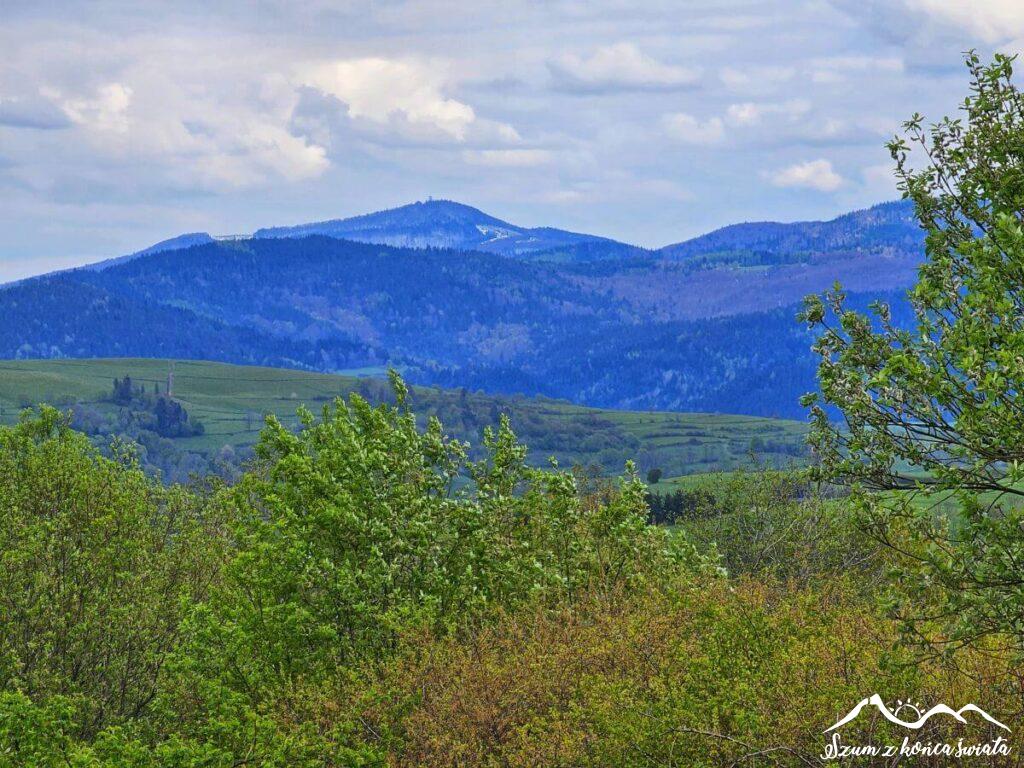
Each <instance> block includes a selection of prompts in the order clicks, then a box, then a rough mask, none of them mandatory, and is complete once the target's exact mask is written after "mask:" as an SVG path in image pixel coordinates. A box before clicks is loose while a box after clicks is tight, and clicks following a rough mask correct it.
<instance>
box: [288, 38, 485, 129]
mask: <svg viewBox="0 0 1024 768" xmlns="http://www.w3.org/2000/svg"><path fill="white" fill-rule="evenodd" d="M301 79H302V80H303V84H305V85H309V86H312V87H314V88H318V89H319V90H321V91H323V92H324V93H327V94H330V95H331V96H334V97H336V98H337V99H338V100H339V101H342V102H344V103H345V104H346V105H347V106H348V112H349V115H350V116H351V117H353V118H367V119H369V120H373V121H375V122H378V123H387V122H389V121H390V120H392V118H393V117H395V116H396V115H397V116H399V117H400V118H402V119H404V120H407V121H408V122H409V123H411V124H414V125H416V124H419V125H429V126H432V127H434V128H437V129H439V130H441V131H443V132H444V133H446V134H448V135H450V136H452V137H453V138H455V139H457V140H460V141H461V140H463V139H465V138H466V132H467V129H468V127H469V126H470V125H471V124H472V123H473V122H474V121H475V120H476V119H477V118H476V113H475V112H474V110H473V108H472V107H471V106H469V105H468V104H464V103H462V102H461V101H457V100H456V99H452V98H447V97H445V96H444V95H443V94H442V87H443V84H444V77H443V76H442V74H441V73H440V72H438V71H437V69H435V68H431V67H430V66H429V65H426V64H423V63H420V62H416V61H408V60H393V59H384V58H366V59H352V60H347V61H334V62H330V63H326V64H320V65H317V66H315V67H313V68H312V69H311V70H310V71H309V72H308V73H305V74H304V75H302V76H301Z"/></svg>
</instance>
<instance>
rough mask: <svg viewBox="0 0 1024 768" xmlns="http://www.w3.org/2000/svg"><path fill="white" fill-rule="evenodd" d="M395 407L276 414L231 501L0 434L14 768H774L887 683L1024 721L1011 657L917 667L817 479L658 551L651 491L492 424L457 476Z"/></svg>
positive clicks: (429, 436)
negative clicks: (813, 490)
mask: <svg viewBox="0 0 1024 768" xmlns="http://www.w3.org/2000/svg"><path fill="white" fill-rule="evenodd" d="M396 387H397V399H396V403H395V404H394V405H389V404H382V405H379V406H376V407H373V406H371V405H369V404H368V403H366V401H364V400H363V399H362V398H360V397H359V396H358V395H353V396H352V397H351V398H350V399H349V400H347V401H341V400H338V401H337V402H335V403H333V404H331V405H328V406H327V407H326V408H325V409H324V412H323V414H322V416H321V417H320V418H319V419H314V418H313V417H312V415H310V414H308V413H305V414H303V415H302V419H303V421H304V423H305V425H306V429H305V430H304V431H302V432H300V433H299V434H295V433H293V432H292V431H291V430H289V429H287V428H285V427H284V426H282V425H281V424H280V423H278V422H276V421H274V420H271V422H270V424H269V426H268V427H267V428H266V429H265V430H264V432H263V434H262V436H261V439H260V442H259V444H258V448H257V456H258V460H257V464H256V466H255V467H254V468H253V469H252V471H251V472H249V473H247V474H246V475H245V476H244V477H242V478H241V479H240V481H239V482H238V483H237V484H235V485H234V486H230V487H229V486H223V485H218V484H217V483H213V484H211V485H210V486H209V487H206V488H204V489H195V488H193V489H187V488H184V487H180V486H177V487H173V488H167V487H165V486H163V485H161V484H159V483H156V482H154V481H153V480H152V479H150V478H148V477H147V476H146V475H145V474H144V473H143V472H141V471H140V470H139V468H138V466H137V464H136V463H135V461H134V460H133V459H132V457H131V455H130V454H123V455H118V456H116V457H114V458H106V457H104V456H101V455H100V454H99V453H98V452H97V450H96V449H95V448H94V447H93V446H92V445H91V444H90V442H89V441H88V440H87V439H86V438H85V436H83V435H81V434H80V433H77V432H75V431H74V430H72V429H70V428H69V425H68V423H67V420H66V418H64V417H62V416H61V414H60V413H59V412H57V411H55V410H52V409H46V410H44V411H43V412H42V413H41V414H40V415H38V416H36V417H33V418H28V417H26V418H25V419H23V421H22V422H21V423H20V424H19V425H18V426H16V427H12V428H3V429H0V489H2V490H0V521H2V523H0V559H2V563H0V581H2V583H0V685H2V688H3V691H4V693H3V694H2V695H0V743H2V744H3V745H4V749H3V751H2V752H0V765H26V766H28V765H32V766H66V765H74V766H79V765H81V766H200V765H202V766H225V767H226V766H238V765H279V766H296V765H300V766H301V765H308V766H314V765H315V766H325V765H326V766H335V765H336V766H342V765H346V766H347V765H480V766H484V765H521V766H534V765H608V766H612V765H652V766H653V765H679V766H683V765H686V766H694V765H708V766H713V765H723V764H729V763H731V762H734V761H738V760H739V761H742V760H744V759H745V756H748V757H749V756H752V755H755V754H758V755H764V756H762V757H760V758H758V759H759V760H761V761H762V762H765V761H767V762H768V763H770V764H783V765H788V764H799V763H801V762H806V761H814V760H815V759H816V756H817V754H818V753H820V752H821V750H822V748H823V740H822V736H821V732H822V731H823V730H824V728H825V727H827V726H828V725H829V724H830V723H831V722H833V721H834V720H835V719H836V718H837V716H838V715H840V714H842V711H840V710H842V709H843V708H844V707H849V706H851V705H852V704H853V703H854V702H856V701H857V700H859V699H860V698H862V697H863V696H865V695H868V694H869V693H871V692H876V691H877V692H879V693H880V694H882V695H883V696H886V697H888V698H890V699H893V700H894V699H896V698H897V697H898V698H907V697H915V698H921V699H929V700H931V699H934V700H947V699H949V700H956V701H960V700H964V701H966V700H970V701H973V702H975V703H977V704H979V706H983V707H985V708H986V709H987V711H989V712H991V713H994V714H995V715H996V716H997V717H1003V718H1006V719H1007V720H1012V719H1013V718H1014V717H1015V716H1017V715H1018V709H1019V707H1020V705H1021V697H1020V695H1019V691H1013V690H1011V687H1010V683H1011V682H1012V680H1013V677H1012V675H1011V674H1010V669H1011V665H1012V661H1013V659H1012V657H1011V656H1009V655H1006V654H1003V653H1002V652H1001V651H1000V650H999V647H998V644H997V643H994V642H993V643H990V644H988V645H986V646H985V647H984V648H978V649H969V650H963V651H961V652H959V653H957V654H956V655H955V656H954V657H951V658H949V659H938V658H937V659H933V660H931V661H928V662H926V663H917V664H915V663H911V662H914V661H915V658H914V657H913V656H912V655H910V653H909V652H908V651H906V650H901V649H900V646H899V645H898V643H897V640H898V626H897V625H896V624H895V623H894V622H893V621H892V620H890V619H888V618H886V617H885V616H884V614H883V613H882V612H881V610H880V609H879V607H878V602H877V596H878V594H879V589H880V587H881V584H880V582H879V578H878V574H879V572H880V571H879V569H880V568H882V567H883V566H884V565H885V563H884V554H883V552H882V551H880V550H879V549H878V547H877V545H875V544H874V543H873V542H871V541H870V540H869V539H866V538H864V537H862V536H861V535H860V534H859V533H858V532H857V530H856V528H855V527H854V526H852V525H851V524H850V521H849V520H848V519H847V518H846V517H844V515H843V513H842V508H841V507H837V506H836V505H834V504H833V503H831V502H822V501H818V500H816V499H814V498H803V499H799V498H796V495H795V494H794V493H793V487H794V486H793V484H794V483H799V484H804V483H805V481H804V480H803V479H801V478H793V477H790V476H789V475H786V474H750V475H747V476H744V477H742V478H739V477H734V478H732V479H731V482H732V484H733V485H732V486H731V487H730V488H728V489H727V493H725V494H724V495H723V497H722V498H721V500H720V501H719V502H718V503H719V506H718V508H717V510H716V514H715V515H713V516H710V517H705V518H703V519H701V520H694V521H691V523H690V524H689V526H688V527H687V526H682V527H679V528H677V529H675V531H674V532H669V531H668V530H666V529H663V528H657V527H651V526H649V525H647V524H646V514H647V510H646V504H645V493H644V486H643V484H642V483H641V482H640V480H639V479H638V478H637V477H636V476H635V475H628V474H627V475H626V476H625V477H624V478H622V479H621V480H619V481H616V482H615V483H608V482H606V481H601V480H594V479H592V478H586V477H576V476H574V475H573V474H571V473H567V472H563V471H555V470H538V469H532V468H529V467H527V466H526V465H525V464H524V462H523V459H524V456H525V454H526V450H525V448H524V447H523V446H521V445H519V444H518V442H517V441H516V439H515V438H514V436H513V434H512V433H511V431H510V429H509V428H508V425H507V422H506V423H503V424H502V426H501V427H500V428H499V430H497V431H496V432H493V433H489V434H488V436H487V440H486V446H485V455H484V458H482V459H481V460H479V461H470V460H468V459H467V458H466V450H465V447H464V446H463V445H462V444H460V443H458V442H453V441H450V440H448V439H447V438H446V437H445V436H444V434H443V431H442V429H441V426H440V424H439V423H438V422H436V421H432V422H431V423H430V424H429V425H428V427H427V428H426V429H425V430H419V429H418V428H417V426H416V420H415V418H414V416H413V415H412V414H411V413H410V412H409V411H408V409H407V407H406V403H405V392H404V389H403V387H402V385H401V383H400V382H396ZM462 473H468V474H469V475H471V476H472V478H473V480H474V483H473V484H472V485H471V486H470V485H463V486H461V487H460V486H459V484H458V483H456V482H454V481H455V479H456V478H457V477H458V476H459V475H460V474H462ZM716 542H718V544H716ZM860 728H861V730H860V731H856V733H861V734H862V735H864V736H865V737H867V736H872V737H874V738H878V737H879V735H880V734H881V733H884V732H885V731H884V728H883V729H882V730H881V731H879V730H878V729H879V728H881V726H880V725H879V724H878V723H875V722H867V721H865V723H863V724H862V725H861V726H860ZM943 728H946V729H948V728H950V723H949V722H945V723H942V722H937V723H935V725H934V726H933V731H932V733H931V735H932V736H933V737H935V738H939V737H941V736H943V735H950V734H949V733H948V732H947V731H943V730H940V729H943ZM869 731H871V733H870V734H869ZM852 733H854V732H852V731H851V734H852ZM953 735H955V734H953ZM851 738H852V735H851ZM765 756H767V757H765Z"/></svg>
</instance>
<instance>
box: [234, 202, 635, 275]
mask: <svg viewBox="0 0 1024 768" xmlns="http://www.w3.org/2000/svg"><path fill="white" fill-rule="evenodd" d="M309 235H323V236H325V237H334V238H339V239H343V240H354V241H356V242H360V243H377V244H380V245H392V246H398V247H403V248H449V249H453V250H460V251H481V252H483V253H495V254H500V255H502V256H516V257H527V258H532V259H540V260H544V261H591V260H597V259H612V258H626V257H633V256H644V255H648V256H649V255H650V254H649V252H648V251H645V250H644V249H643V248H639V247H637V246H634V245H628V244H626V243H620V242H617V241H615V240H611V239H609V238H606V237H598V236H596V235H586V234H580V233H577V232H567V231H566V230H562V229H554V228H552V227H533V228H530V227H520V226H518V225H516V224H510V223H509V222H507V221H503V220H501V219H498V218H495V217H494V216H490V215H488V214H486V213H484V212H483V211H481V210H479V209H477V208H473V207H472V206H469V205H463V204H462V203H456V202H454V201H452V200H428V201H426V202H417V203H411V204H410V205H403V206H401V207H399V208H392V209H389V210H386V211H377V212H375V213H368V214H366V215H363V216H354V217H352V218H348V219H332V220H330V221H320V222H315V223H312V224H299V225H297V226H293V227H269V228H266V229H259V230H257V231H256V232H255V233H253V237H256V238H287V237H307V236H309Z"/></svg>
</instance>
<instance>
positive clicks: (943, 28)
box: [829, 0, 1024, 56]
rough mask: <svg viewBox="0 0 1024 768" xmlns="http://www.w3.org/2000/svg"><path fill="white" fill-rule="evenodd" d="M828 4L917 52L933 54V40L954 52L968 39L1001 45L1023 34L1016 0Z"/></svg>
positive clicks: (845, 0) (1023, 14)
mask: <svg viewBox="0 0 1024 768" xmlns="http://www.w3.org/2000/svg"><path fill="white" fill-rule="evenodd" d="M829 2H831V3H832V5H833V6H835V7H836V8H838V9H840V10H842V11H844V12H846V13H847V14H849V15H850V16H851V17H853V18H855V19H858V20H860V21H862V22H864V23H865V24H866V25H867V26H868V27H870V28H871V29H872V30H873V31H874V32H876V33H877V34H879V35H880V36H882V37H883V38H886V39H890V40H895V41H899V42H901V43H907V42H911V43H913V44H914V46H915V47H916V49H917V50H916V51H915V53H916V54H917V55H918V56H921V55H924V56H927V55H928V54H929V53H934V51H936V50H937V47H936V43H943V42H948V43H951V44H952V45H955V46H956V48H955V49H954V50H955V51H959V50H963V49H964V48H965V47H967V46H968V45H969V42H970V41H980V42H983V43H986V44H988V45H1004V44H1007V43H1011V42H1013V41H1015V40H1020V39H1021V38H1024V7H1022V6H1021V3H1020V2H1019V0H829ZM942 47H943V48H944V47H945V46H944V45H943V46H942Z"/></svg>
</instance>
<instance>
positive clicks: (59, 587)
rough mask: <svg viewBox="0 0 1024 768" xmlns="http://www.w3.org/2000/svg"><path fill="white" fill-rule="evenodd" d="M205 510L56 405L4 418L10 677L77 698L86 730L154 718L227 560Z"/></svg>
mask: <svg viewBox="0 0 1024 768" xmlns="http://www.w3.org/2000/svg"><path fill="white" fill-rule="evenodd" d="M197 510H198V500H197V498H196V497H195V496H194V495H192V494H191V493H189V492H187V491H185V490H183V489H181V488H175V489H166V488H164V487H162V486H160V485H159V484H158V483H156V482H154V481H152V480H150V479H148V478H146V476H145V475H144V474H143V473H142V472H141V471H140V470H139V469H138V467H137V466H136V465H135V464H134V462H133V460H132V459H131V457H130V456H128V455H125V454H119V456H118V458H117V460H110V459H106V458H103V457H102V456H100V455H99V453H98V452H97V451H96V449H95V448H93V447H92V446H91V445H90V443H89V441H88V439H87V438H86V437H85V436H84V435H82V434H81V433H78V432H74V431H72V430H71V429H70V427H69V426H68V419H67V417H66V416H64V415H63V414H60V413H58V412H57V411H56V410H54V409H52V408H43V409H42V411H41V413H40V414H39V415H38V417H30V416H26V417H25V418H24V419H23V420H22V421H21V423H19V424H18V425H17V426H16V427H13V428H0V688H3V689H4V690H12V689H13V690H19V691H22V692H24V693H25V694H27V695H28V696H30V697H31V698H32V699H33V700H37V701H43V700H45V699H47V698H48V697H52V696H65V697H74V698H76V700H78V701H79V704H80V705H79V706H78V707H77V710H76V711H77V717H78V720H77V723H76V728H77V732H78V733H80V734H85V735H88V734H94V733H95V732H97V731H98V730H99V729H101V728H103V727H104V726H106V725H108V724H110V723H117V722H122V721H125V720H127V719H131V718H137V717H140V716H142V715H144V714H145V713H146V711H147V708H148V706H149V704H150V702H151V701H152V699H153V697H154V696H155V693H156V689H157V682H158V678H159V676H160V673H161V670H162V668H163V665H164V662H165V660H166V658H167V656H168V654H169V653H170V652H171V651H172V650H174V648H175V647H176V645H177V643H178V640H179V638H180V627H181V622H182V619H183V617H184V614H185V612H186V610H187V608H188V605H189V604H190V603H192V602H194V601H195V600H198V599H199V598H200V597H201V596H202V595H203V594H204V593H205V591H206V588H207V586H208V584H209V582H210V581H211V579H212V578H213V577H214V575H215V574H216V571H217V561H218V558H217V557H216V554H215V553H216V548H217V546H218V537H217V535H216V531H215V529H214V528H213V527H212V526H211V525H209V524H208V523H207V522H206V521H205V520H204V519H203V517H202V516H201V515H200V514H199V512H198V511H197Z"/></svg>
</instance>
